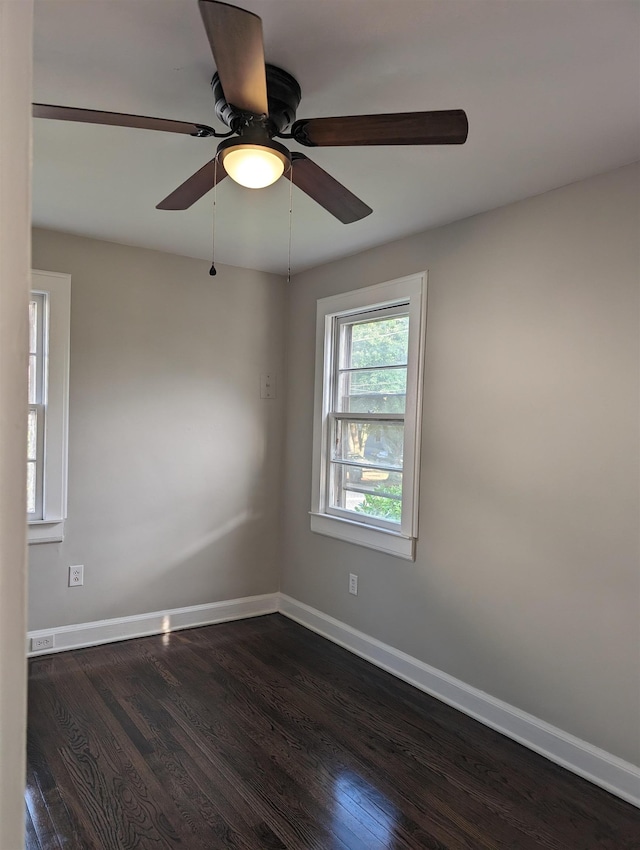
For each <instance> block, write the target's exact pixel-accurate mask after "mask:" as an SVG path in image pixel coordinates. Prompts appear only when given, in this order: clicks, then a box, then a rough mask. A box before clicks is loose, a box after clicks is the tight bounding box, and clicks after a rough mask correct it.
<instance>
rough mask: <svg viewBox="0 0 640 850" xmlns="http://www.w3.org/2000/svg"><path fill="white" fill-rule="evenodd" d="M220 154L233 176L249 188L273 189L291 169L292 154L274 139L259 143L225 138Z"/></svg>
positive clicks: (229, 173) (233, 178)
mask: <svg viewBox="0 0 640 850" xmlns="http://www.w3.org/2000/svg"><path fill="white" fill-rule="evenodd" d="M218 155H219V157H220V161H221V163H222V165H223V166H224V170H225V171H226V172H227V174H228V175H229V177H231V178H232V180H235V181H236V183H239V184H240V185H241V186H246V187H247V188H248V189H263V188H264V187H265V186H271V184H272V183H275V182H276V180H278V179H279V178H280V177H282V175H283V174H284V172H285V171H288V170H289V168H290V167H291V156H290V154H289V151H288V150H287V149H286V148H285V147H284V145H280V144H278V143H277V142H274V141H273V140H272V139H266V140H265V141H260V143H259V144H257V143H255V142H246V141H242V138H240V139H225V141H224V142H222V143H221V144H220V145H219V147H218Z"/></svg>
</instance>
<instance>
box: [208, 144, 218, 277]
mask: <svg viewBox="0 0 640 850" xmlns="http://www.w3.org/2000/svg"><path fill="white" fill-rule="evenodd" d="M217 193H218V157H217V155H216V158H215V159H214V160H213V221H212V226H211V268H210V269H209V274H210V275H211V276H212V277H213V276H214V275H216V274H217V272H216V195H217Z"/></svg>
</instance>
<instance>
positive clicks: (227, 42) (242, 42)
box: [198, 0, 269, 115]
mask: <svg viewBox="0 0 640 850" xmlns="http://www.w3.org/2000/svg"><path fill="white" fill-rule="evenodd" d="M198 6H199V7H200V14H201V15H202V21H203V23H204V28H205V30H206V31H207V37H208V38H209V44H210V45H211V52H212V53H213V59H214V61H215V63H216V69H217V71H218V77H219V78H220V84H221V85H222V90H223V92H224V96H225V99H226V101H227V103H229V104H231V105H232V106H235V107H236V108H237V109H242V110H244V111H246V112H254V113H256V114H257V115H266V114H267V113H268V112H269V106H268V103H267V74H266V70H265V66H264V46H263V41H262V20H261V19H260V18H259V17H258V16H257V15H254V14H253V12H247V11H246V10H245V9H239V8H238V7H237V6H230V5H229V4H228V3H217V2H215V0H199V2H198Z"/></svg>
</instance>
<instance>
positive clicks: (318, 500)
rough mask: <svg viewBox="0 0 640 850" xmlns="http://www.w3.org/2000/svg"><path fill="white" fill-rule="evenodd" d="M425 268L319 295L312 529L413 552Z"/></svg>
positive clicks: (389, 549)
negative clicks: (398, 276)
mask: <svg viewBox="0 0 640 850" xmlns="http://www.w3.org/2000/svg"><path fill="white" fill-rule="evenodd" d="M425 320H426V273H421V274H417V275H412V276H410V277H407V278H401V279H399V280H396V281H391V282H389V283H385V284H378V285H376V286H372V287H367V288H365V289H361V290H355V291H353V292H347V293H344V294H342V295H337V296H331V297H329V298H324V299H321V300H320V301H319V302H318V325H317V358H316V401H315V420H314V461H313V491H312V509H311V529H312V531H316V532H318V533H320V534H327V535H329V536H332V537H338V538H340V539H343V540H348V541H349V542H352V543H356V544H359V545H364V546H370V547H372V548H375V549H380V550H381V551H384V552H388V553H389V554H393V555H398V556H400V557H404V558H409V559H413V557H414V549H415V546H414V541H415V539H416V537H417V518H418V511H417V496H418V492H417V491H418V487H417V483H418V466H419V444H418V435H419V433H420V422H419V420H420V410H421V384H422V359H423V351H424V332H425V325H426V321H425Z"/></svg>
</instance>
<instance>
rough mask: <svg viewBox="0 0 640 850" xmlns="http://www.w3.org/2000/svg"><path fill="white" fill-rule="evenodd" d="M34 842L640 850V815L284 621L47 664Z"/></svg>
mask: <svg viewBox="0 0 640 850" xmlns="http://www.w3.org/2000/svg"><path fill="white" fill-rule="evenodd" d="M28 762H29V763H28V774H27V794H26V802H27V811H26V821H25V823H26V830H27V850H63V848H64V850H129V848H131V849H132V850H133V848H136V850H146V848H156V850H167V848H182V850H218V848H220V850H262V848H264V849H265V850H334V848H335V850H538V848H543V850H640V812H638V810H637V809H635V808H634V807H632V806H630V805H628V804H626V803H624V802H623V801H621V800H618V799H616V798H614V797H612V796H611V795H609V794H607V793H606V792H604V791H602V790H601V789H599V788H596V787H595V786H593V785H591V784H589V783H586V782H585V781H583V780H580V779H579V778H578V777H575V776H573V775H572V774H570V773H569V772H568V771H565V770H563V769H562V768H559V767H558V766H557V765H554V764H552V763H551V762H549V761H548V760H546V759H543V758H542V757H540V756H537V755H536V754H535V753H532V752H530V751H529V750H527V749H525V748H524V747H521V746H520V745H518V744H516V743H515V742H513V741H510V740H508V739H506V738H505V737H503V736H501V735H499V734H498V733H496V732H493V730H491V729H488V728H486V727H484V726H482V725H481V724H478V723H477V722H475V721H473V720H472V719H470V718H468V717H466V716H464V715H462V714H460V713H459V712H457V711H455V710H454V709H452V708H450V707H449V706H446V705H444V704H442V703H440V702H438V701H437V700H434V699H432V698H431V697H429V696H427V695H426V694H423V693H421V692H419V691H418V690H416V689H415V688H412V687H410V686H409V685H407V684H406V683H404V682H401V681H398V680H397V679H395V678H394V677H392V676H390V675H389V674H386V673H384V672H383V671H380V670H378V669H377V668H375V667H373V666H372V665H370V664H368V663H367V662H365V661H363V660H362V659H359V658H357V657H355V656H353V655H351V654H350V653H348V652H346V651H345V650H342V649H341V648H340V647H337V646H335V645H333V644H331V643H329V642H327V641H326V640H324V639H322V638H321V637H319V636H318V635H316V634H314V633H312V632H309V631H308V630H306V629H304V628H302V627H300V626H298V625H297V624H295V623H293V622H291V621H289V620H287V619H285V618H284V617H282V616H280V615H268V616H265V617H260V618H255V619H252V620H245V621H238V622H231V623H225V624H221V625H218V626H212V627H205V628H200V629H193V630H189V631H184V632H177V633H174V634H170V635H165V636H156V637H151V638H142V639H139V640H132V641H126V642H122V643H118V644H110V645H107V646H102V647H96V648H90V649H85V650H77V651H74V652H68V653H60V654H58V655H52V656H47V657H43V658H40V659H35V660H34V661H32V662H31V664H30V691H29V743H28Z"/></svg>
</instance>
